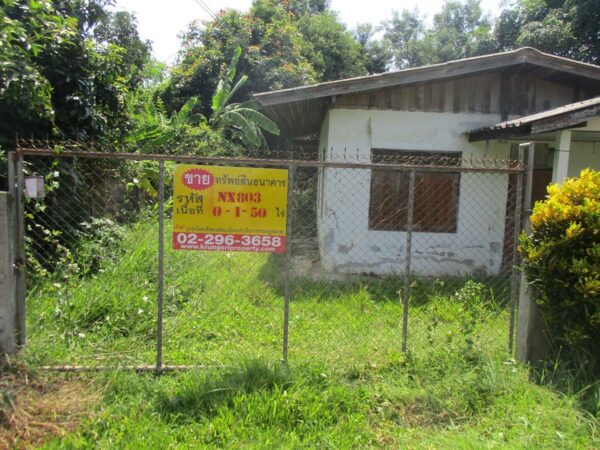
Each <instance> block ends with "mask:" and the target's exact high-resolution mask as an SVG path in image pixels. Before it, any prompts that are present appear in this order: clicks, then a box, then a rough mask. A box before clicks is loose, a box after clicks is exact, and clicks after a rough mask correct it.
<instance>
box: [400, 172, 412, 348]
mask: <svg viewBox="0 0 600 450" xmlns="http://www.w3.org/2000/svg"><path fill="white" fill-rule="evenodd" d="M414 203H415V170H414V169H412V170H411V171H410V177H409V181H408V206H407V208H408V211H407V215H406V216H407V217H406V249H405V252H404V293H403V299H402V303H403V304H402V351H403V352H404V353H406V347H407V342H406V341H407V339H408V300H409V298H410V259H411V254H412V248H411V247H412V227H413V209H414Z"/></svg>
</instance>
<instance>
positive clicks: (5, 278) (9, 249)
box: [0, 192, 17, 354]
mask: <svg viewBox="0 0 600 450" xmlns="http://www.w3.org/2000/svg"><path fill="white" fill-rule="evenodd" d="M11 210H12V208H11V203H10V196H9V194H8V193H7V192H0V354H5V353H8V354H12V353H15V351H16V350H17V342H16V334H17V280H16V276H15V272H14V268H13V264H14V261H15V245H14V243H15V236H13V235H12V233H13V232H14V227H13V226H12V224H13V223H14V221H13V217H12V216H11Z"/></svg>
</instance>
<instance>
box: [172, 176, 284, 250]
mask: <svg viewBox="0 0 600 450" xmlns="http://www.w3.org/2000/svg"><path fill="white" fill-rule="evenodd" d="M287 191H288V171H287V170H284V169H262V168H260V169H259V168H248V167H223V166H198V165H178V166H177V167H176V168H175V178H174V192H173V248H174V249H177V250H215V251H248V252H270V253H284V252H285V235H286V215H287Z"/></svg>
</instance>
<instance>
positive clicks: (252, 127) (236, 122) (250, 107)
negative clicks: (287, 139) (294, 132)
mask: <svg viewBox="0 0 600 450" xmlns="http://www.w3.org/2000/svg"><path fill="white" fill-rule="evenodd" d="M241 54H242V48H241V47H237V48H236V50H235V53H234V54H233V57H232V58H231V62H230V63H229V68H228V69H227V73H226V74H225V77H224V78H222V79H221V80H220V81H219V84H218V85H217V89H216V91H215V94H214V95H213V98H212V116H211V118H210V120H209V124H210V126H211V127H212V128H213V129H221V130H226V131H229V132H231V134H233V135H234V136H236V137H238V138H239V139H240V140H241V141H242V143H243V144H244V145H246V146H250V147H254V148H258V147H260V146H261V145H264V144H266V141H265V137H264V135H263V133H262V131H263V130H265V131H267V132H269V133H271V134H274V135H276V136H278V135H279V128H278V127H277V125H276V124H275V122H273V121H272V120H271V119H269V118H268V117H267V116H265V115H264V114H262V113H261V112H259V111H258V109H259V108H260V104H259V103H258V102H256V101H253V100H250V101H246V102H243V103H230V102H231V99H232V98H233V97H234V95H235V94H236V93H237V92H238V91H239V90H240V89H241V88H242V87H243V86H244V84H246V82H247V81H248V76H247V75H242V76H241V77H240V78H239V79H238V80H237V82H235V83H234V81H235V76H236V72H237V69H236V67H237V63H238V61H239V59H240V56H241Z"/></svg>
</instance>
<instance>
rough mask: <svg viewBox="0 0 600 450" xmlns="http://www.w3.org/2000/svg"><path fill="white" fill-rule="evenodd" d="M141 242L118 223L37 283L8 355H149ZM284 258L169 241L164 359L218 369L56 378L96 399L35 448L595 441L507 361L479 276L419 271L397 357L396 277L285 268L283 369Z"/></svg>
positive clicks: (147, 268)
mask: <svg viewBox="0 0 600 450" xmlns="http://www.w3.org/2000/svg"><path fill="white" fill-rule="evenodd" d="M155 235H156V227H155V226H154V225H153V224H151V223H144V222H142V223H139V224H138V225H136V226H134V227H131V228H126V229H124V230H123V232H122V235H121V236H122V242H121V243H120V246H121V247H122V248H123V249H124V251H123V253H122V255H123V256H121V257H120V258H118V259H116V260H113V261H112V262H111V263H110V264H106V265H105V266H104V267H102V268H101V270H100V271H99V272H97V273H96V274H94V275H93V276H86V277H78V276H77V275H76V274H75V272H76V270H75V271H70V272H68V273H66V272H65V273H62V274H61V275H60V276H56V277H54V278H53V279H51V280H46V281H43V282H38V283H36V285H35V288H34V289H33V290H32V294H31V295H30V297H29V300H28V301H29V316H28V327H29V345H28V347H27V349H26V350H25V351H24V353H23V355H22V360H23V361H24V362H25V363H26V364H27V366H28V367H29V368H31V370H34V371H35V367H37V366H39V365H42V364H50V363H69V364H139V363H148V364H152V363H153V358H154V352H155V335H154V327H155V325H154V320H155V316H156V308H155V306H154V305H155V286H156V267H157V262H156V251H155V249H156V242H155V239H154V238H153V236H155ZM167 248H168V246H167ZM109 250H110V249H107V251H109ZM282 262H283V261H282V260H281V257H279V256H274V255H270V256H269V255H259V254H244V253H238V254H225V253H197V252H174V251H171V250H167V253H166V256H165V270H166V272H165V337H164V341H165V348H164V355H165V363H168V364H205V365H209V366H212V365H215V366H225V367H224V368H213V369H206V370H196V371H190V372H186V373H176V374H171V375H165V376H162V377H155V376H153V375H138V374H132V373H122V372H108V373H100V374H95V375H82V376H78V377H70V378H67V379H66V378H64V377H62V378H60V377H58V376H57V377H56V379H58V380H64V382H65V383H67V382H74V383H78V385H85V386H88V387H89V392H90V394H89V395H90V396H91V397H93V398H98V399H99V400H98V401H96V402H95V403H94V405H95V406H94V407H92V408H91V413H90V415H89V417H85V418H83V419H81V420H80V421H79V422H78V425H77V427H74V428H73V427H71V428H69V429H68V432H67V433H66V434H65V435H64V436H62V437H61V438H60V439H59V438H56V437H55V438H52V434H49V435H48V438H49V440H47V441H46V442H45V444H44V445H45V446H46V447H47V448H87V447H101V448H186V447H190V446H192V447H194V448H198V447H199V448H202V447H206V448H212V447H230V448H231V447H233V448H239V447H254V448H305V447H326V448H351V447H407V448H481V447H484V448H594V447H598V446H599V445H600V438H599V436H598V423H597V418H594V417H593V416H592V414H590V413H589V412H586V411H584V410H583V409H582V408H581V401H580V400H581V399H580V397H578V396H577V395H575V394H573V395H570V394H562V393H560V392H558V391H556V390H554V389H553V388H552V387H551V386H544V385H539V384H536V383H534V382H532V381H531V379H532V377H531V373H530V371H529V369H528V368H527V367H525V366H523V365H521V364H519V363H517V362H515V361H514V360H512V359H511V358H509V356H508V354H507V352H506V347H507V329H508V313H507V310H506V307H505V301H506V299H505V298H504V297H503V293H502V292H500V293H499V292H498V291H493V290H490V289H489V288H488V287H487V286H486V285H485V284H478V283H474V282H466V280H456V279H448V280H443V281H439V282H436V283H424V282H418V281H417V286H416V288H415V289H414V298H412V299H411V303H412V309H411V314H410V322H409V323H410V327H409V340H408V343H409V350H410V351H409V352H408V353H407V354H403V353H401V352H400V343H401V327H400V324H401V320H402V308H401V305H400V302H399V298H398V290H400V289H401V286H402V285H401V283H398V281H397V280H394V279H389V280H377V279H371V280H355V281H353V282H348V283H341V282H331V281H330V282H327V281H324V280H308V279H295V280H294V283H293V286H292V294H293V295H292V302H291V306H290V349H289V351H290V364H289V367H285V366H283V365H282V364H281V363H280V362H279V360H280V358H281V345H282V343H281V340H282V338H281V328H282V315H283V291H282V272H281V268H282V267H283V266H282ZM32 376H33V377H34V378H35V377H36V375H35V374H33V375H32ZM38 376H39V375H38ZM56 379H55V380H56ZM54 382H56V381H54ZM597 388H598V387H597V385H596V386H595V387H594V386H592V387H591V389H592V390H593V389H597ZM82 396H84V397H85V395H84V393H83V392H82ZM593 413H595V411H593Z"/></svg>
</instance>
